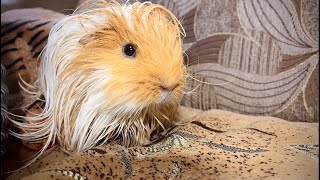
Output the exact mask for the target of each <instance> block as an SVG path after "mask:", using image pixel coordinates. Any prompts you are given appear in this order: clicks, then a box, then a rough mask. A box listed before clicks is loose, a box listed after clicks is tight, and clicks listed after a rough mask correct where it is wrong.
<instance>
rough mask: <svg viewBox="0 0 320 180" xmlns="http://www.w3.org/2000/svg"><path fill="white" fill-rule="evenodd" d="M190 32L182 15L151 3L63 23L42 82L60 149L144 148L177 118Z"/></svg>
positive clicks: (109, 7)
mask: <svg viewBox="0 0 320 180" xmlns="http://www.w3.org/2000/svg"><path fill="white" fill-rule="evenodd" d="M182 34H184V31H183V29H182V27H181V24H180V23H179V21H178V20H177V19H176V18H175V17H174V15H173V14H172V13H171V12H169V11H168V10H167V9H166V8H164V7H163V6H161V5H156V4H151V3H134V4H132V5H125V6H121V5H120V4H118V3H116V2H112V3H103V4H102V5H101V7H99V8H97V9H94V10H90V11H87V12H84V13H81V14H74V15H71V16H69V17H66V18H65V19H63V20H62V21H60V22H59V23H58V24H57V25H55V26H54V27H53V29H52V31H51V33H50V36H49V40H48V46H47V48H46V50H45V52H44V56H43V57H44V60H43V62H42V64H41V67H40V71H39V72H40V73H39V78H40V79H39V80H40V81H39V82H40V87H41V89H42V93H43V94H44V96H45V98H46V105H45V108H44V112H43V116H46V118H47V119H50V121H52V122H54V123H52V124H53V125H52V126H55V127H54V128H53V129H56V130H55V131H56V132H55V133H54V136H55V137H57V138H58V139H59V141H60V144H62V146H63V147H64V148H65V149H66V150H69V151H83V150H86V149H88V148H90V147H93V146H95V145H96V144H97V143H98V142H101V141H102V140H103V141H105V140H107V139H110V138H118V137H120V138H121V139H122V142H123V143H124V144H125V145H132V144H143V143H145V142H147V140H148V139H149V138H150V134H151V132H152V131H153V130H155V129H156V128H158V127H159V126H161V124H162V123H165V122H166V121H171V120H172V118H173V116H174V114H175V111H176V108H177V106H178V105H179V103H180V100H181V96H182V92H183V90H184V85H185V78H186V67H185V66H184V63H183V52H182V39H181V35H182Z"/></svg>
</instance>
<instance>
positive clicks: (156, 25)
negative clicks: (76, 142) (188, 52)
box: [66, 3, 186, 111]
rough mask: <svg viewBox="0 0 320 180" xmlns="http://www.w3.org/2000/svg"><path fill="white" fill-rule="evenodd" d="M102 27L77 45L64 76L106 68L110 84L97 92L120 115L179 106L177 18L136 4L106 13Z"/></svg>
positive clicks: (181, 74)
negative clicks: (153, 107)
mask: <svg viewBox="0 0 320 180" xmlns="http://www.w3.org/2000/svg"><path fill="white" fill-rule="evenodd" d="M106 21H107V22H106V24H105V27H102V28H100V29H97V30H96V31H95V32H92V33H90V34H88V35H86V36H84V37H83V38H82V39H81V40H80V41H79V46H81V48H82V50H81V52H80V54H79V56H78V57H77V58H75V59H74V60H73V62H72V63H71V64H70V68H71V69H73V70H71V71H70V70H69V69H66V71H69V72H77V71H81V70H83V69H86V68H87V66H88V65H90V66H93V67H95V68H101V67H105V69H106V73H105V76H106V77H108V81H107V82H105V83H103V84H99V86H100V87H101V88H102V89H104V90H105V94H106V95H107V96H108V97H107V98H106V99H105V100H106V101H109V102H108V103H110V104H118V105H120V106H121V107H122V108H124V109H123V111H132V110H136V109H141V108H145V107H148V106H150V105H158V106H161V105H162V104H179V102H180V98H181V95H182V92H183V89H184V83H185V76H186V68H185V66H184V64H183V57H182V56H183V53H182V45H181V38H180V35H181V34H180V31H181V28H180V24H179V22H178V21H177V20H176V19H175V17H174V16H173V15H172V14H171V13H170V12H168V11H167V10H166V9H165V8H164V7H162V6H160V5H141V4H139V3H135V4H133V5H132V6H125V7H120V6H119V7H118V8H115V9H112V10H107V11H106ZM132 108H133V109H132Z"/></svg>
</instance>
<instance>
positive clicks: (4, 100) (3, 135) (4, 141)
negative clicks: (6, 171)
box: [1, 65, 9, 157]
mask: <svg viewBox="0 0 320 180" xmlns="http://www.w3.org/2000/svg"><path fill="white" fill-rule="evenodd" d="M5 77H6V68H5V67H4V66H2V65H1V157H2V156H3V155H4V154H5V152H6V144H7V142H8V133H7V130H6V127H7V124H8V119H7V113H6V112H7V95H8V92H9V90H8V88H7V86H6V84H5Z"/></svg>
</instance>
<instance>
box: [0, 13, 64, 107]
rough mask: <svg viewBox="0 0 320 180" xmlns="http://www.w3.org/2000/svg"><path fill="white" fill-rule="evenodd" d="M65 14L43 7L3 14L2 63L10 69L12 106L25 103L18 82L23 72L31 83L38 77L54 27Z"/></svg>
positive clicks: (9, 80) (9, 86)
mask: <svg viewBox="0 0 320 180" xmlns="http://www.w3.org/2000/svg"><path fill="white" fill-rule="evenodd" d="M63 16H64V15H63V14H60V13H57V12H54V11H51V10H47V9H42V8H32V9H23V10H12V11H8V12H5V13H3V14H1V19H2V21H1V64H2V65H3V66H4V67H5V69H6V71H7V77H6V79H7V86H8V88H9V90H10V96H8V108H9V109H10V110H12V111H14V110H15V109H19V107H21V105H22V103H23V102H22V101H23V100H22V96H21V93H20V87H19V85H18V81H19V74H20V75H21V77H22V78H23V79H24V80H25V81H26V82H28V83H30V84H33V83H34V81H35V80H36V79H37V77H36V74H37V73H29V72H34V71H36V69H37V68H36V67H37V65H38V62H39V61H40V59H38V57H39V55H40V53H41V51H42V50H43V48H44V47H45V45H46V43H47V39H48V35H49V31H50V29H51V27H52V26H53V25H54V24H55V23H56V22H57V21H58V20H59V19H60V18H62V17H63Z"/></svg>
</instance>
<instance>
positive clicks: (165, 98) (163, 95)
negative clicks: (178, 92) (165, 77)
mask: <svg viewBox="0 0 320 180" xmlns="http://www.w3.org/2000/svg"><path fill="white" fill-rule="evenodd" d="M171 95H172V92H171V91H166V90H161V92H160V97H159V98H158V101H157V103H158V104H165V103H170V102H172V98H171Z"/></svg>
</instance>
